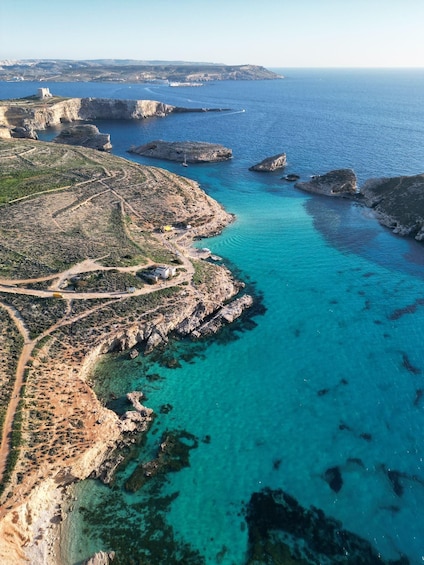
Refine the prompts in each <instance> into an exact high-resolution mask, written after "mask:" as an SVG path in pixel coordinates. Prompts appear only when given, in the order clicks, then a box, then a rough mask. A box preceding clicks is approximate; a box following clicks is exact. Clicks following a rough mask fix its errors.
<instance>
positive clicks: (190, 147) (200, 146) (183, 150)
mask: <svg viewBox="0 0 424 565" xmlns="http://www.w3.org/2000/svg"><path fill="white" fill-rule="evenodd" d="M129 152H130V153H136V154H137V155H142V156H143V157H153V158H156V159H165V160H167V161H176V162H177V163H214V162H219V161H227V160H228V159H231V158H232V156H233V154H232V151H231V149H228V148H227V147H224V146H223V145H218V144H216V143H205V142H202V141H174V142H171V141H161V140H158V141H151V142H150V143H146V144H145V145H140V146H139V147H132V148H131V149H130V150H129Z"/></svg>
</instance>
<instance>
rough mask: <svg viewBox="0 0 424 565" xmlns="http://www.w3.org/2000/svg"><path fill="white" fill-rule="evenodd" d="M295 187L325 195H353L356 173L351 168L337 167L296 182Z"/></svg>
mask: <svg viewBox="0 0 424 565" xmlns="http://www.w3.org/2000/svg"><path fill="white" fill-rule="evenodd" d="M295 186H296V188H300V189H301V190H305V191H306V192H313V193H314V194H323V195H325V196H354V195H356V194H357V182H356V175H355V173H354V172H353V171H352V170H351V169H338V170H335V171H330V172H329V173H325V174H324V175H315V176H313V177H312V178H311V180H310V181H308V182H297V183H296V185H295Z"/></svg>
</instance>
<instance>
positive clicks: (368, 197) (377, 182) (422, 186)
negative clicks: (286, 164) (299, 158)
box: [295, 169, 424, 241]
mask: <svg viewBox="0 0 424 565" xmlns="http://www.w3.org/2000/svg"><path fill="white" fill-rule="evenodd" d="M295 186H296V188H299V189H301V190H305V191H306V192H311V193H314V194H321V195H324V196H333V197H334V196H336V197H343V198H349V199H352V200H355V201H356V202H358V203H360V204H362V205H365V206H367V207H368V208H371V209H372V210H373V212H374V214H375V217H376V219H377V220H378V221H379V222H380V224H382V225H383V226H386V227H388V228H390V229H391V230H392V231H393V233H395V234H397V235H401V236H410V237H414V238H415V239H416V240H417V241H423V240H424V173H422V174H418V175H412V176H400V177H391V178H375V179H369V180H367V181H366V182H365V183H364V184H363V185H362V186H361V187H360V188H358V186H357V181H356V175H355V173H354V171H352V170H351V169H339V170H335V171H330V172H328V173H325V174H323V175H316V176H314V177H312V179H311V180H310V181H308V182H297V183H296V184H295Z"/></svg>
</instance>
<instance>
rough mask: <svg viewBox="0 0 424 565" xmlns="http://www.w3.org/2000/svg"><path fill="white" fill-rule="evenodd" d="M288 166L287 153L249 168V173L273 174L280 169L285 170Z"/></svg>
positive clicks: (268, 158) (269, 158)
mask: <svg viewBox="0 0 424 565" xmlns="http://www.w3.org/2000/svg"><path fill="white" fill-rule="evenodd" d="M286 164H287V156H286V154H285V153H279V154H278V155H274V156H273V157H267V158H266V159H263V160H262V161H261V162H260V163H257V164H256V165H252V166H251V167H249V171H256V172H258V173H272V172H273V171H277V170H278V169H283V168H284V167H285V166H286Z"/></svg>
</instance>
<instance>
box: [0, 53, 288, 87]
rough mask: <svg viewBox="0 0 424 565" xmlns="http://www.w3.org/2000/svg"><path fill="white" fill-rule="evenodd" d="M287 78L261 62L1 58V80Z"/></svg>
mask: <svg viewBox="0 0 424 565" xmlns="http://www.w3.org/2000/svg"><path fill="white" fill-rule="evenodd" d="M281 78H284V77H283V76H282V75H278V74H277V73H274V72H272V71H270V70H268V69H266V68H265V67H262V66H258V65H220V64H215V63H185V62H168V61H132V60H119V59H101V60H86V61H85V60H84V61H75V60H62V59H23V60H18V61H0V81H12V82H19V81H36V82H37V81H38V82H40V81H49V82H128V83H139V82H141V83H152V82H159V83H168V84H170V86H175V85H179V86H187V85H189V86H191V85H199V84H201V83H205V82H211V81H217V80H275V79H281Z"/></svg>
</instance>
